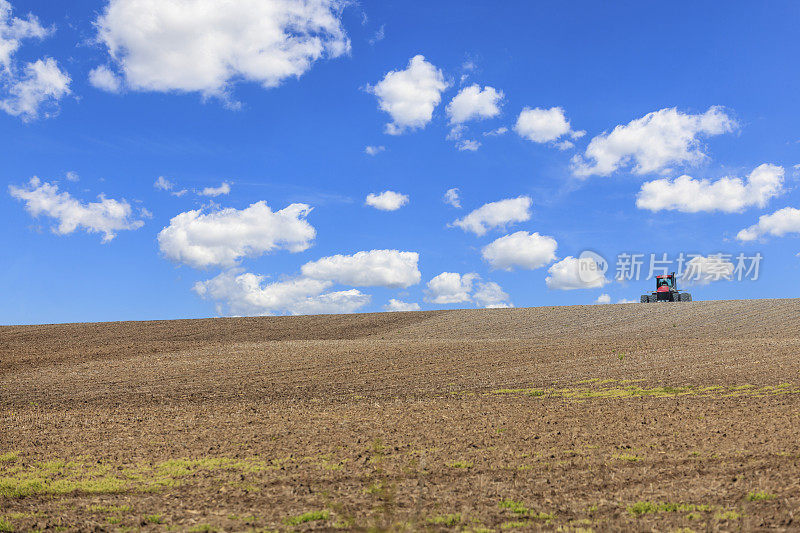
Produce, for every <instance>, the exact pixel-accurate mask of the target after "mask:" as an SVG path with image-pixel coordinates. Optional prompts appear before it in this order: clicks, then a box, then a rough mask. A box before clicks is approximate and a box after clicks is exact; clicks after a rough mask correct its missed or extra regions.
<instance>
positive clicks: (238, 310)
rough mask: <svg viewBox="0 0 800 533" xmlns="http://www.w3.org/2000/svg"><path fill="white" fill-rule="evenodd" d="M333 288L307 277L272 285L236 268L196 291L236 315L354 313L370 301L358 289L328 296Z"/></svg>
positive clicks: (208, 281) (199, 286)
mask: <svg viewBox="0 0 800 533" xmlns="http://www.w3.org/2000/svg"><path fill="white" fill-rule="evenodd" d="M331 285H332V283H331V282H330V281H321V280H313V279H307V278H295V279H291V280H287V281H277V282H272V283H268V282H266V278H265V277H264V276H260V275H256V274H251V273H249V272H245V273H242V272H241V271H239V270H236V269H234V270H230V271H227V272H223V273H221V274H219V275H218V276H216V277H215V278H212V279H210V280H207V281H201V282H198V283H196V284H195V285H194V287H193V290H194V291H195V292H196V293H197V294H198V295H200V296H201V297H202V298H204V299H209V300H214V301H216V302H217V303H218V310H219V313H220V314H223V306H227V308H228V311H229V313H230V314H234V315H271V314H276V313H288V314H292V315H301V314H316V313H353V312H355V311H357V310H358V309H360V308H361V307H363V306H365V305H367V304H368V303H369V301H370V296H369V295H367V294H363V293H361V292H360V291H358V290H355V289H351V290H346V291H337V292H328V293H325V292H324V291H325V290H327V289H329V288H330V287H331Z"/></svg>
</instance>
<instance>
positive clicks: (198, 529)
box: [188, 524, 216, 533]
mask: <svg viewBox="0 0 800 533" xmlns="http://www.w3.org/2000/svg"><path fill="white" fill-rule="evenodd" d="M188 531H189V533H213V532H214V531H216V528H215V527H214V526H212V525H211V524H197V525H196V526H193V527H190V528H189V530H188Z"/></svg>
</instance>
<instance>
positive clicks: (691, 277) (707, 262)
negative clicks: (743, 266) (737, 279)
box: [681, 254, 735, 285]
mask: <svg viewBox="0 0 800 533" xmlns="http://www.w3.org/2000/svg"><path fill="white" fill-rule="evenodd" d="M734 268H735V267H734V266H733V263H731V262H730V261H729V260H727V259H726V258H725V257H724V256H723V255H722V254H716V255H713V254H712V255H709V256H708V257H703V256H702V255H698V256H696V257H693V258H692V259H690V260H689V261H687V262H686V265H685V267H684V271H683V275H682V276H681V280H682V281H683V284H684V285H708V284H709V283H711V282H712V281H722V280H730V279H731V275H732V274H733V271H734Z"/></svg>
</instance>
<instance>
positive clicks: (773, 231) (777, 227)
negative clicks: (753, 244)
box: [736, 207, 800, 241]
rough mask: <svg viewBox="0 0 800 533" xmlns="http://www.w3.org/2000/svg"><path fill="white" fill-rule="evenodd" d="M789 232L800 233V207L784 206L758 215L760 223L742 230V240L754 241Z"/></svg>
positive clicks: (738, 236)
mask: <svg viewBox="0 0 800 533" xmlns="http://www.w3.org/2000/svg"><path fill="white" fill-rule="evenodd" d="M787 233H800V209H795V208H794V207H784V208H783V209H779V210H777V211H775V212H774V213H771V214H769V215H761V216H760V217H758V223H756V224H753V225H752V226H750V227H749V228H745V229H743V230H742V231H740V232H739V233H738V234H737V235H736V238H737V239H739V240H740V241H754V240H756V239H758V238H760V237H764V236H766V235H772V236H774V237H782V236H784V235H786V234H787Z"/></svg>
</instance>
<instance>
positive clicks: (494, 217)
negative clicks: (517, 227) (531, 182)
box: [452, 196, 533, 236]
mask: <svg viewBox="0 0 800 533" xmlns="http://www.w3.org/2000/svg"><path fill="white" fill-rule="evenodd" d="M532 205H533V202H532V201H531V199H530V198H529V197H528V196H519V197H517V198H508V199H505V200H500V201H498V202H490V203H488V204H484V205H482V206H481V207H479V208H478V209H476V210H474V211H472V212H471V213H469V214H468V215H467V216H465V217H463V218H459V219H458V220H455V221H454V222H453V224H452V225H453V226H456V227H459V228H461V229H463V230H464V231H471V232H472V233H474V234H475V235H478V236H481V235H484V234H485V233H486V232H487V231H489V230H490V229H494V228H503V227H506V226H508V225H509V224H513V223H515V222H524V221H526V220H529V219H530V218H531V206H532Z"/></svg>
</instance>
